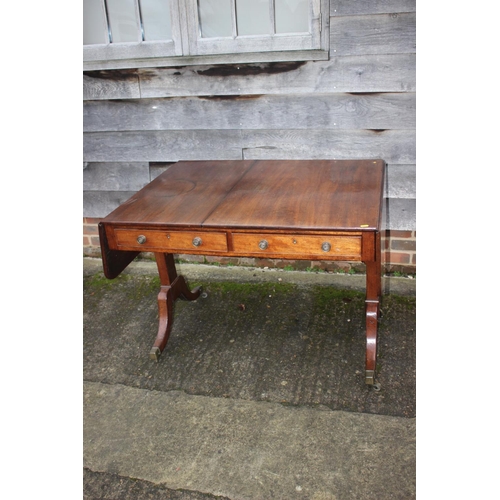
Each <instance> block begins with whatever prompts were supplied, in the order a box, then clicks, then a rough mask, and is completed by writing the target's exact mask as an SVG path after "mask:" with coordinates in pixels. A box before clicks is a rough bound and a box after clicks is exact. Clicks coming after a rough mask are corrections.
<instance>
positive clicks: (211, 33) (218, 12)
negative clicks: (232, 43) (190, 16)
mask: <svg viewBox="0 0 500 500" xmlns="http://www.w3.org/2000/svg"><path fill="white" fill-rule="evenodd" d="M198 6H199V16H200V25H201V26H200V28H201V36H202V37H203V38H210V37H217V36H232V35H233V23H232V12H231V0H198Z"/></svg>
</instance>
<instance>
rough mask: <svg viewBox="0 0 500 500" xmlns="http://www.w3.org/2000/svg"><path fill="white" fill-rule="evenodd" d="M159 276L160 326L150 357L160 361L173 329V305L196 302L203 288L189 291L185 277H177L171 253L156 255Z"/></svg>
mask: <svg viewBox="0 0 500 500" xmlns="http://www.w3.org/2000/svg"><path fill="white" fill-rule="evenodd" d="M155 258H156V265H157V267H158V274H159V275H160V292H159V293H158V315H159V325H158V334H157V336H156V340H155V343H154V345H153V347H152V348H151V351H150V353H149V357H150V358H151V359H153V360H155V361H158V358H159V357H160V354H161V353H162V351H163V349H165V346H166V345H167V342H168V338H169V336H170V330H171V329H172V321H173V305H174V301H175V300H177V299H178V298H181V299H184V300H196V299H197V298H198V297H199V296H200V292H201V287H196V288H195V289H193V290H192V291H191V290H189V288H188V286H187V284H186V281H185V280H184V277H183V276H180V275H179V276H177V270H176V269H175V262H174V257H173V255H172V254H169V253H155Z"/></svg>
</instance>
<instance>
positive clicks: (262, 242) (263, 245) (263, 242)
mask: <svg viewBox="0 0 500 500" xmlns="http://www.w3.org/2000/svg"><path fill="white" fill-rule="evenodd" d="M268 246H269V244H268V242H267V241H266V240H260V241H259V248H260V249H261V250H265V249H266V248H267V247H268Z"/></svg>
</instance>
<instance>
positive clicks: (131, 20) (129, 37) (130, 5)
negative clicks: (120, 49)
mask: <svg viewBox="0 0 500 500" xmlns="http://www.w3.org/2000/svg"><path fill="white" fill-rule="evenodd" d="M106 1H107V4H108V17H109V25H110V27H111V41H112V42H114V43H116V42H137V41H138V40H140V38H139V33H138V32H137V17H136V11H135V0H106Z"/></svg>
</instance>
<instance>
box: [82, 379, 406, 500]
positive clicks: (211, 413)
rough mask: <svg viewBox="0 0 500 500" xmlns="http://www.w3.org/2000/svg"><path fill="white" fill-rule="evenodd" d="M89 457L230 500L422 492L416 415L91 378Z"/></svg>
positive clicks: (110, 468)
mask: <svg viewBox="0 0 500 500" xmlns="http://www.w3.org/2000/svg"><path fill="white" fill-rule="evenodd" d="M84 440H85V451H84V465H85V467H88V468H89V469H90V470H92V471H103V472H111V473H114V474H118V475H120V476H124V477H130V478H136V479H139V480H145V481H151V482H153V483H156V484H162V485H165V486H166V487H168V488H171V489H187V490H193V491H199V492H205V493H209V494H213V495H221V496H225V497H227V498H230V499H232V500H237V499H238V500H240V499H241V500H250V499H283V500H285V499H286V500H291V499H294V498H297V499H310V500H344V499H382V498H383V499H405V500H408V499H411V498H415V420H414V419H408V418H399V417H391V416H381V415H368V414H362V413H350V412H341V411H331V410H329V409H327V408H326V407H324V406H316V407H314V408H310V407H295V406H283V405H281V404H278V403H268V402H256V401H243V400H235V399H225V398H213V397H205V396H195V395H189V394H186V393H184V392H182V391H169V392H160V391H154V390H153V391H151V390H146V389H137V388H132V387H127V386H124V385H120V384H115V385H108V384H103V383H99V382H85V383H84Z"/></svg>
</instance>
